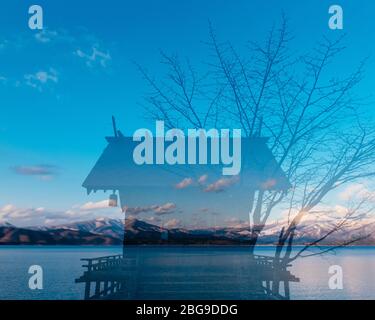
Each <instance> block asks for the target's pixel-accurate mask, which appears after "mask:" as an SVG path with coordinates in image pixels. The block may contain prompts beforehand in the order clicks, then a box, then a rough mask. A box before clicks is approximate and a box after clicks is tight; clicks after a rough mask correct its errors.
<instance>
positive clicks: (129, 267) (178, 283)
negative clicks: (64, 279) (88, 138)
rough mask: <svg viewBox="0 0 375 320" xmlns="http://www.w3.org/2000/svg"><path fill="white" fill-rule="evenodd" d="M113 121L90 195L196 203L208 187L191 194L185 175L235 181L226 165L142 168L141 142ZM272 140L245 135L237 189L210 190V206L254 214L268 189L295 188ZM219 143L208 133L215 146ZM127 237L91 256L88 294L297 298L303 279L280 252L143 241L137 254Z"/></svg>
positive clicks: (85, 278)
mask: <svg viewBox="0 0 375 320" xmlns="http://www.w3.org/2000/svg"><path fill="white" fill-rule="evenodd" d="M113 124H114V136H112V137H107V138H106V140H107V142H108V145H107V147H106V148H105V149H104V151H103V153H102V155H101V156H100V157H99V159H98V161H97V162H96V164H95V165H94V167H93V168H92V170H91V171H90V173H89V175H88V176H87V178H86V179H85V181H84V183H83V187H84V188H86V190H87V193H88V194H90V193H91V192H92V191H94V192H96V191H104V192H106V191H110V192H112V194H111V195H110V198H109V204H110V205H111V206H117V205H118V201H117V193H118V195H119V198H120V207H121V209H122V210H123V212H124V213H125V214H126V210H127V208H128V206H129V207H131V206H135V207H136V206H139V205H140V204H141V203H145V202H147V201H149V202H150V203H149V204H150V205H151V204H152V201H156V200H157V201H158V203H165V202H166V201H167V200H169V201H173V202H175V203H176V204H177V206H178V205H179V203H184V202H185V203H186V201H190V203H193V204H194V201H196V199H197V197H198V196H199V194H201V192H202V186H201V185H199V183H198V184H196V185H195V186H192V187H191V188H190V191H189V192H188V191H184V192H181V190H178V188H175V186H176V185H178V183H179V182H180V181H181V179H184V178H185V179H186V178H190V179H192V180H193V181H200V180H201V178H202V177H207V176H209V178H210V179H212V181H215V180H216V181H217V180H218V179H228V177H223V176H222V168H223V165H222V164H217V165H189V164H186V165H174V166H169V165H165V164H164V165H146V166H144V165H143V166H139V165H137V164H135V163H134V160H133V150H134V148H135V147H136V145H137V143H136V142H134V141H133V139H132V138H131V137H124V136H123V135H122V134H121V132H120V131H118V130H117V129H116V124H115V121H114V119H113ZM266 142H267V139H266V138H262V137H260V136H254V137H249V138H241V150H242V152H241V163H242V169H241V173H240V174H239V175H238V176H237V177H236V178H235V179H236V180H235V182H236V183H235V185H234V186H232V187H231V191H230V192H212V193H207V192H206V193H205V195H206V197H205V205H206V206H207V207H210V206H212V207H215V206H219V207H220V206H221V204H224V203H227V204H228V203H229V204H231V203H232V204H233V205H234V204H235V205H237V206H238V208H239V209H238V212H241V213H242V214H244V213H245V214H246V213H247V212H249V210H252V207H253V206H254V203H256V204H257V206H258V205H259V202H261V201H262V199H263V194H264V192H265V191H267V190H278V191H286V190H288V189H289V188H290V182H289V181H288V179H287V177H286V175H285V173H284V172H283V171H282V170H281V168H280V167H279V166H278V164H277V161H276V160H275V158H274V156H273V154H272V152H271V151H270V150H269V149H268V147H267V144H266ZM211 143H212V141H210V140H209V139H208V141H207V146H208V148H209V147H210V144H211ZM186 145H187V144H186ZM197 145H198V144H197ZM209 163H210V161H209ZM232 179H233V178H232ZM203 191H204V190H203ZM156 194H157V195H158V196H157V198H155V197H156V196H155V195H156ZM140 195H143V196H141V197H140ZM164 196H165V197H166V198H165V199H164V198H163V197H164ZM184 197H185V198H184ZM233 207H234V206H232V208H233ZM231 214H233V215H235V214H236V212H232V213H231ZM125 240H126V235H125V233H124V243H123V254H122V255H117V256H108V257H98V258H94V259H83V260H84V261H85V262H86V264H85V265H84V267H85V268H86V270H85V272H84V273H83V275H82V276H81V277H80V278H78V279H76V282H77V283H84V284H85V299H212V300H215V299H246V300H247V299H289V298H290V282H297V281H299V280H298V279H297V278H296V277H294V276H293V275H292V274H291V273H290V272H289V271H288V270H287V268H288V265H287V263H285V262H283V261H281V260H279V259H274V258H272V257H267V256H260V255H254V254H252V253H250V252H249V254H248V255H247V254H246V255H244V260H243V261H238V260H237V259H230V258H227V256H226V255H224V256H222V255H221V254H217V255H216V254H212V252H209V251H207V250H206V251H205V254H203V255H202V253H201V252H193V253H192V252H191V251H189V250H181V251H180V252H178V253H175V254H172V255H171V254H169V253H168V252H166V253H165V254H161V255H158V256H155V255H152V254H151V255H150V254H147V253H145V252H144V250H143V248H142V247H139V251H138V253H137V254H135V255H134V254H133V255H132V254H129V253H128V252H127V250H126V245H125ZM234 279H235V280H236V281H235V283H236V285H234ZM238 284H240V285H238Z"/></svg>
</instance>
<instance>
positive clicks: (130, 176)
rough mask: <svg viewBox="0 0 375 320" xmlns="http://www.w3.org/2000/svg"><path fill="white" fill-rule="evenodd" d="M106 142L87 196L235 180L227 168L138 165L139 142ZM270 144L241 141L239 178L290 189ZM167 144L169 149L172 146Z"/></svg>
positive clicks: (260, 185) (248, 184)
mask: <svg viewBox="0 0 375 320" xmlns="http://www.w3.org/2000/svg"><path fill="white" fill-rule="evenodd" d="M106 139H107V141H108V145H107V147H106V148H105V149H104V151H103V153H102V154H101V156H100V157H99V159H98V161H97V162H96V164H95V165H94V167H93V168H92V170H91V172H90V173H89V175H88V176H87V178H86V179H85V181H84V182H83V187H84V188H86V189H87V192H91V191H97V190H104V191H105V190H120V189H124V188H129V187H169V186H175V185H176V184H177V183H178V182H180V181H181V180H182V179H184V178H192V179H193V180H194V181H198V179H199V177H202V176H204V175H208V176H209V177H210V178H215V179H220V178H231V176H223V175H222V168H223V166H225V165H223V164H219V165H212V164H207V165H202V164H195V165H191V164H190V165H189V164H178V165H169V164H163V165H160V164H159V165H156V164H154V165H137V164H136V163H135V162H134V160H133V150H134V148H135V146H136V145H137V144H139V142H134V141H133V138H132V137H124V136H117V137H107V138H106ZM185 139H187V138H185ZM186 141H187V140H186ZM266 142H267V138H259V137H253V138H241V151H242V152H241V154H242V159H241V161H242V169H241V172H240V174H239V176H238V177H239V179H240V181H239V184H240V185H241V186H244V187H247V188H250V189H253V190H259V189H264V190H266V189H267V190H286V189H289V188H290V183H289V181H288V179H287V178H286V176H285V174H284V172H283V171H282V170H281V168H280V167H279V165H278V164H277V162H276V160H275V158H274V156H273V155H272V153H271V151H270V150H269V148H268V147H267V144H266ZM154 144H155V138H154ZM165 144H166V147H167V145H168V143H167V142H166V143H165ZM185 144H186V145H187V142H186V143H185ZM208 145H209V144H208ZM208 154H209V152H208ZM154 156H155V155H154Z"/></svg>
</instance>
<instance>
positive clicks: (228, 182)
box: [204, 176, 239, 192]
mask: <svg viewBox="0 0 375 320" xmlns="http://www.w3.org/2000/svg"><path fill="white" fill-rule="evenodd" d="M238 181H239V178H238V176H233V177H231V178H221V179H219V180H217V181H215V182H214V183H211V184H209V185H208V186H207V187H206V188H205V189H204V191H205V192H221V191H224V190H225V189H226V188H228V187H230V186H232V185H234V184H236V183H237V182H238Z"/></svg>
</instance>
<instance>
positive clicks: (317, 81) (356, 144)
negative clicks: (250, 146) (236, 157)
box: [139, 17, 375, 250]
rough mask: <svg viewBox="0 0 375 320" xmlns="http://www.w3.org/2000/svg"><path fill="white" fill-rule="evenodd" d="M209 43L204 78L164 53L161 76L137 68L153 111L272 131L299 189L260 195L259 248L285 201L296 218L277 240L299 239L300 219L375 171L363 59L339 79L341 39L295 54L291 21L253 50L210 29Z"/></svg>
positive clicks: (190, 122) (255, 228)
mask: <svg viewBox="0 0 375 320" xmlns="http://www.w3.org/2000/svg"><path fill="white" fill-rule="evenodd" d="M209 39H210V40H209V42H208V43H207V44H208V47H209V49H210V56H209V61H210V62H209V63H207V68H206V69H207V71H206V73H205V74H202V75H198V73H197V72H196V71H195V70H194V69H193V67H192V66H191V64H190V62H189V61H188V60H186V63H181V61H180V59H179V57H178V56H177V55H167V54H165V53H161V56H162V62H163V63H164V64H165V65H166V67H167V74H166V77H165V78H164V79H163V80H156V79H155V78H153V77H152V76H150V74H149V73H148V72H147V71H146V70H145V69H144V68H142V67H141V66H139V69H140V71H141V72H142V74H143V76H144V78H145V79H146V81H147V83H148V84H149V87H150V89H151V92H150V94H149V95H147V96H146V102H147V106H146V108H147V110H148V114H149V115H151V117H152V118H154V119H162V120H164V121H165V122H166V125H167V126H168V127H194V128H206V127H212V126H214V127H229V126H235V127H237V128H238V127H239V128H241V129H242V131H243V132H244V134H245V135H246V136H248V137H256V136H259V135H260V134H262V135H264V136H267V137H269V147H270V149H271V151H272V152H273V154H274V156H275V158H276V159H277V162H278V164H279V166H280V167H281V168H282V169H283V170H284V172H285V173H286V175H287V177H288V179H289V181H290V182H291V184H292V188H291V190H288V191H270V190H259V191H258V193H257V195H256V199H255V201H254V205H253V206H250V207H251V210H250V212H249V224H250V225H249V227H250V231H251V250H253V249H254V246H255V245H256V243H257V241H258V238H259V236H260V234H261V232H262V231H263V229H264V227H265V225H266V222H267V220H268V219H269V217H270V216H271V214H272V213H274V212H275V211H276V210H277V209H276V208H278V207H279V206H280V205H281V204H285V203H287V204H289V205H290V207H291V208H293V209H294V210H297V212H298V214H296V215H295V216H294V217H293V219H291V221H290V224H289V225H288V226H287V227H286V228H284V229H283V230H282V232H281V234H280V238H279V243H278V244H279V247H280V248H283V247H284V246H285V245H288V244H289V245H291V243H292V242H293V236H294V233H295V230H296V228H297V226H298V225H299V223H300V222H301V220H302V218H303V217H304V216H305V215H307V214H314V208H316V207H317V206H318V205H319V204H320V203H321V202H322V201H323V200H324V199H325V198H326V196H327V195H328V194H329V193H331V191H332V190H334V189H337V188H338V187H340V186H342V185H344V184H347V183H350V182H354V181H358V180H360V179H364V178H370V177H373V176H374V175H375V171H374V166H373V163H374V160H375V131H374V130H373V129H371V126H368V125H367V126H365V125H363V119H362V118H361V112H360V110H361V109H360V108H361V105H362V103H361V99H359V98H358V97H356V96H355V90H354V89H355V87H356V86H357V85H358V83H359V82H360V81H361V79H362V78H363V67H364V63H365V61H363V62H360V63H359V65H358V66H357V68H355V69H354V70H353V71H352V73H349V74H346V75H340V73H342V72H339V71H340V70H341V69H342V66H337V65H335V64H334V61H335V58H336V57H337V56H338V55H339V54H341V53H342V51H343V50H344V49H345V48H344V47H343V45H342V42H343V39H342V38H339V39H336V40H330V39H327V38H324V39H323V40H322V41H321V42H320V43H318V44H317V45H316V47H315V48H313V49H312V50H311V51H310V52H309V53H307V54H300V55H297V54H294V53H293V52H291V50H290V46H291V42H292V37H291V34H290V32H289V31H288V27H287V20H286V19H285V17H282V22H281V24H280V27H279V28H272V29H271V31H270V33H269V34H268V36H267V37H266V40H265V41H264V43H261V44H259V43H249V44H248V48H249V49H248V51H247V52H246V54H243V53H242V54H240V53H239V52H238V51H237V50H236V49H235V48H234V46H233V45H232V44H231V43H230V42H220V41H219V40H218V39H217V36H216V33H215V31H214V29H213V27H212V26H211V25H210V27H209ZM345 69H346V68H345ZM332 75H334V76H332ZM261 130H262V131H261ZM341 227H342V225H341V226H340V225H339V226H338V228H334V229H335V230H332V233H333V232H335V231H337V230H339V229H341ZM324 239H325V238H324ZM324 239H321V240H320V241H322V240H324ZM320 241H318V242H320ZM318 242H316V243H314V245H316V244H317V243H318Z"/></svg>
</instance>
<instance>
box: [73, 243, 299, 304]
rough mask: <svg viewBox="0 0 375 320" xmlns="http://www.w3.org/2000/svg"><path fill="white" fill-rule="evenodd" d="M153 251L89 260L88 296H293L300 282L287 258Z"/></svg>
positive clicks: (243, 297)
mask: <svg viewBox="0 0 375 320" xmlns="http://www.w3.org/2000/svg"><path fill="white" fill-rule="evenodd" d="M157 250H158V255H156V256H155V254H153V252H152V251H151V250H144V248H138V249H136V250H130V252H129V253H126V254H125V257H123V256H122V255H113V256H106V257H98V258H87V259H83V261H85V265H84V267H85V268H86V271H85V272H84V274H83V275H82V276H81V277H80V278H78V279H77V280H76V282H78V283H82V282H83V283H84V284H85V295H84V298H85V299H167V300H168V299H289V298H290V282H298V281H299V279H298V278H296V277H295V276H293V275H292V274H291V273H290V272H289V271H288V268H289V267H290V266H288V265H286V264H285V263H284V262H283V261H282V260H281V259H274V258H272V257H270V256H264V255H250V253H248V254H244V255H241V256H238V255H236V254H232V253H231V252H230V251H228V252H225V253H224V254H220V253H219V252H218V251H216V250H215V249H213V250H212V251H210V250H209V248H205V249H203V250H201V251H200V250H196V249H193V250H189V249H183V248H182V249H180V250H176V249H175V250H170V249H165V248H158V249H157Z"/></svg>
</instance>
